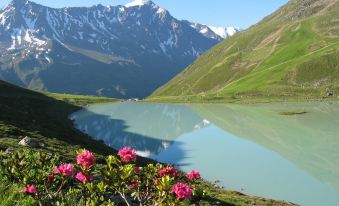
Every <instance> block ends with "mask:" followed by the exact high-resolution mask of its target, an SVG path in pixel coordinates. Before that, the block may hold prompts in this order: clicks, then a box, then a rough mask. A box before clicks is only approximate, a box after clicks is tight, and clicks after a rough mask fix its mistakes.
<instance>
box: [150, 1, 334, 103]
mask: <svg viewBox="0 0 339 206" xmlns="http://www.w3.org/2000/svg"><path fill="white" fill-rule="evenodd" d="M338 25H339V2H338V1H337V0H302V1H300V0H291V1H289V2H288V3H287V4H286V5H285V6H283V7H282V8H280V9H279V10H278V11H276V12H275V13H274V14H272V15H270V16H268V17H266V18H265V19H263V20H262V21H261V22H260V23H258V24H256V25H254V26H252V27H251V28H249V29H248V30H246V31H243V32H241V33H239V34H238V35H235V36H234V37H232V38H229V39H226V40H225V41H223V42H222V43H220V44H218V45H217V46H215V47H214V48H212V49H211V50H209V51H208V52H206V53H205V54H204V55H202V56H201V57H200V58H198V59H197V60H196V61H195V62H194V63H193V64H192V65H190V66H189V67H188V68H187V69H186V70H184V71H183V72H182V73H180V74H179V75H178V76H176V77H175V78H174V79H173V80H171V81H170V82H169V83H167V84H166V85H165V86H163V87H162V88H160V89H158V90H157V91H156V92H154V93H153V94H152V95H151V98H150V99H152V100H160V99H162V100H164V101H175V100H179V101H182V100H187V101H191V100H192V101H193V100H194V101H201V100H220V101H224V100H232V99H235V100H236V99H250V98H277V99H289V98H295V99H308V98H312V99H313V98H321V97H324V96H335V95H336V93H339V26H338Z"/></svg>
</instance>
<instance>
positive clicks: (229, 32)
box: [209, 26, 241, 39]
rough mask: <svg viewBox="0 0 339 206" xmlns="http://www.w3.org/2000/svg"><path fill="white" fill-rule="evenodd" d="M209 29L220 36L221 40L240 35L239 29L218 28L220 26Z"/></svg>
mask: <svg viewBox="0 0 339 206" xmlns="http://www.w3.org/2000/svg"><path fill="white" fill-rule="evenodd" d="M209 28H210V29H211V30H212V31H213V32H214V33H216V34H217V35H219V36H220V37H221V38H223V39H226V38H228V37H231V36H233V35H234V34H236V33H238V32H239V31H241V30H240V28H238V27H218V26H209Z"/></svg>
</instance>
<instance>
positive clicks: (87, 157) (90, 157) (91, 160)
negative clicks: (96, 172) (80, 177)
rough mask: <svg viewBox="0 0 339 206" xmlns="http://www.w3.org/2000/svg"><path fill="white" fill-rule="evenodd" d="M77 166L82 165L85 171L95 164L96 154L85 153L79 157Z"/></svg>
mask: <svg viewBox="0 0 339 206" xmlns="http://www.w3.org/2000/svg"><path fill="white" fill-rule="evenodd" d="M77 164H78V165H81V166H82V167H83V168H84V169H88V168H89V167H90V166H92V165H94V164H95V157H94V154H93V153H92V152H90V151H87V150H85V151H83V152H81V153H80V154H78V156H77Z"/></svg>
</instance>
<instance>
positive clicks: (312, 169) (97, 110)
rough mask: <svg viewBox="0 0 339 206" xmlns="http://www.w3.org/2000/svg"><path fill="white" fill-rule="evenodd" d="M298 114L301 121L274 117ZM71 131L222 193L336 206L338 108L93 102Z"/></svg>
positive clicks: (338, 188)
mask: <svg viewBox="0 0 339 206" xmlns="http://www.w3.org/2000/svg"><path fill="white" fill-rule="evenodd" d="M288 111H306V112H308V113H306V114H303V115H294V116H284V115H281V114H279V113H281V112H288ZM71 118H72V119H74V120H75V125H76V127H77V128H78V129H79V130H81V131H83V132H85V133H87V134H89V135H91V136H92V137H93V138H95V139H98V140H103V141H104V142H105V143H106V144H107V145H110V146H112V147H114V148H116V149H120V148H122V147H124V146H130V147H132V148H135V149H136V150H137V151H138V154H139V155H142V156H145V157H150V158H153V159H156V160H159V161H162V162H167V163H172V164H175V165H177V166H178V167H179V168H180V169H182V170H184V171H190V170H192V169H198V170H199V171H200V172H201V174H202V176H203V177H204V178H205V179H206V180H208V181H216V180H219V181H220V183H219V184H220V185H221V186H224V187H225V188H226V189H230V190H236V191H240V192H243V193H245V194H249V195H257V196H263V197H267V198H273V199H278V200H286V201H291V202H293V203H297V204H301V205H307V206H308V205H310V206H313V205H314V206H319V205H321V206H338V205H339V104H337V103H271V104H252V105H236V104H187V105H176V104H151V103H109V104H97V105H92V106H90V107H88V108H87V109H84V110H81V111H79V112H77V113H74V114H73V115H71Z"/></svg>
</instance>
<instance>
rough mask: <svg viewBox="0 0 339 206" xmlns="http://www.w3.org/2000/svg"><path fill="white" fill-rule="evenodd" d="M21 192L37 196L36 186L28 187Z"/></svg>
mask: <svg viewBox="0 0 339 206" xmlns="http://www.w3.org/2000/svg"><path fill="white" fill-rule="evenodd" d="M21 192H23V193H26V194H30V195H32V194H36V193H37V190H36V188H35V186H34V185H27V186H26V187H25V188H24V189H22V190H21Z"/></svg>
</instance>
